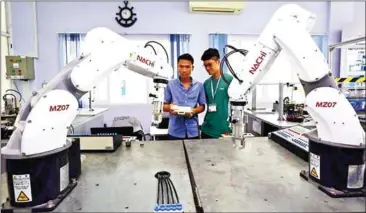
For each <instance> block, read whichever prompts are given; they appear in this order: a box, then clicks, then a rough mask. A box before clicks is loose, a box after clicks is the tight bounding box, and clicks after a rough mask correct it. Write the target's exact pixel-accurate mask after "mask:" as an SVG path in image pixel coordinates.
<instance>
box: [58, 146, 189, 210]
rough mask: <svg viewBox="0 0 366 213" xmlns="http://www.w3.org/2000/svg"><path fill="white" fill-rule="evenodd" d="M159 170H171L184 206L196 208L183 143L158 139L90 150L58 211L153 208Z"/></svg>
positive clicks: (187, 208) (185, 208) (186, 208)
mask: <svg viewBox="0 0 366 213" xmlns="http://www.w3.org/2000/svg"><path fill="white" fill-rule="evenodd" d="M159 171H168V172H170V173H171V180H172V181H173V183H174V185H175V187H176V189H177V193H178V196H179V199H180V202H181V203H182V204H183V208H184V210H185V211H187V212H192V211H195V206H194V200H193V195H192V189H191V184H190V180H189V176H188V170H187V166H186V161H185V155H184V150H183V143H182V142H181V141H156V142H148V143H145V145H144V146H142V147H141V146H140V145H139V143H138V142H136V143H132V146H131V147H130V148H127V147H125V146H124V144H123V146H121V147H120V148H119V149H118V150H117V151H116V152H114V153H101V154H100V153H99V154H87V155H86V159H85V160H84V162H83V167H82V175H81V177H80V179H79V180H78V185H77V186H76V188H75V189H74V190H73V191H72V192H71V193H70V195H69V196H67V197H66V198H65V200H64V201H63V202H62V203H61V204H60V205H59V206H58V208H56V209H55V212H75V211H78V212H88V211H89V212H124V211H125V212H152V211H153V209H154V207H155V204H156V199H157V197H156V196H157V186H158V185H157V183H158V181H157V179H156V178H155V177H154V175H155V174H156V173H157V172H159Z"/></svg>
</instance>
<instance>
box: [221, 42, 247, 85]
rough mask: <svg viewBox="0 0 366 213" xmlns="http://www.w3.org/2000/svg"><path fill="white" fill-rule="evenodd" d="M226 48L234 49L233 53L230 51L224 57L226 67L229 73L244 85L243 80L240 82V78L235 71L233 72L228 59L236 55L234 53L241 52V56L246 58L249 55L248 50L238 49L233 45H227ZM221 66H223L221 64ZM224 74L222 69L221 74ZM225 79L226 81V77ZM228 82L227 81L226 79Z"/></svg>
mask: <svg viewBox="0 0 366 213" xmlns="http://www.w3.org/2000/svg"><path fill="white" fill-rule="evenodd" d="M225 47H228V48H231V49H233V50H232V51H230V52H229V53H227V54H225V56H224V60H223V61H224V62H226V65H227V67H228V68H229V71H230V72H231V74H232V75H233V76H234V77H235V78H236V79H237V80H238V81H239V82H240V83H242V80H240V79H239V78H238V77H237V75H236V73H235V72H234V70H233V68H232V67H231V64H230V62H229V60H228V58H229V56H230V55H232V54H234V53H236V52H239V53H240V54H242V55H243V56H246V55H247V53H248V50H245V49H237V48H236V47H233V46H231V45H225ZM225 47H224V50H223V51H224V53H225V52H226V51H225ZM220 65H221V64H220ZM222 72H223V69H221V74H223V73H222ZM224 79H225V77H224ZM225 80H226V79H225Z"/></svg>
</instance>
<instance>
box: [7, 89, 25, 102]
mask: <svg viewBox="0 0 366 213" xmlns="http://www.w3.org/2000/svg"><path fill="white" fill-rule="evenodd" d="M9 91H11V92H16V93H18V95H19V100H22V99H23V96H22V94H20V92H19V91H16V90H14V89H7V90H6V91H5V92H9Z"/></svg>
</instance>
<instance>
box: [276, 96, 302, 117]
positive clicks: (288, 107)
mask: <svg viewBox="0 0 366 213" xmlns="http://www.w3.org/2000/svg"><path fill="white" fill-rule="evenodd" d="M304 107H305V105H304V104H298V103H294V102H290V99H289V97H286V98H284V100H283V113H282V114H283V115H284V117H285V118H284V119H285V120H286V121H290V122H299V123H301V122H303V121H304V120H305V116H306V115H307V114H308V113H307V112H306V111H305V110H304ZM279 110H280V107H279V103H278V101H276V102H275V103H273V109H272V112H279Z"/></svg>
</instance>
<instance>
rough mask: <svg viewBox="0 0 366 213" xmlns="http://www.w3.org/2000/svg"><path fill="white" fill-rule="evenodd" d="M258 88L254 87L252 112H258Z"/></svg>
mask: <svg viewBox="0 0 366 213" xmlns="http://www.w3.org/2000/svg"><path fill="white" fill-rule="evenodd" d="M256 88H257V87H256V86H255V87H253V90H252V111H255V110H257V89H256Z"/></svg>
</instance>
